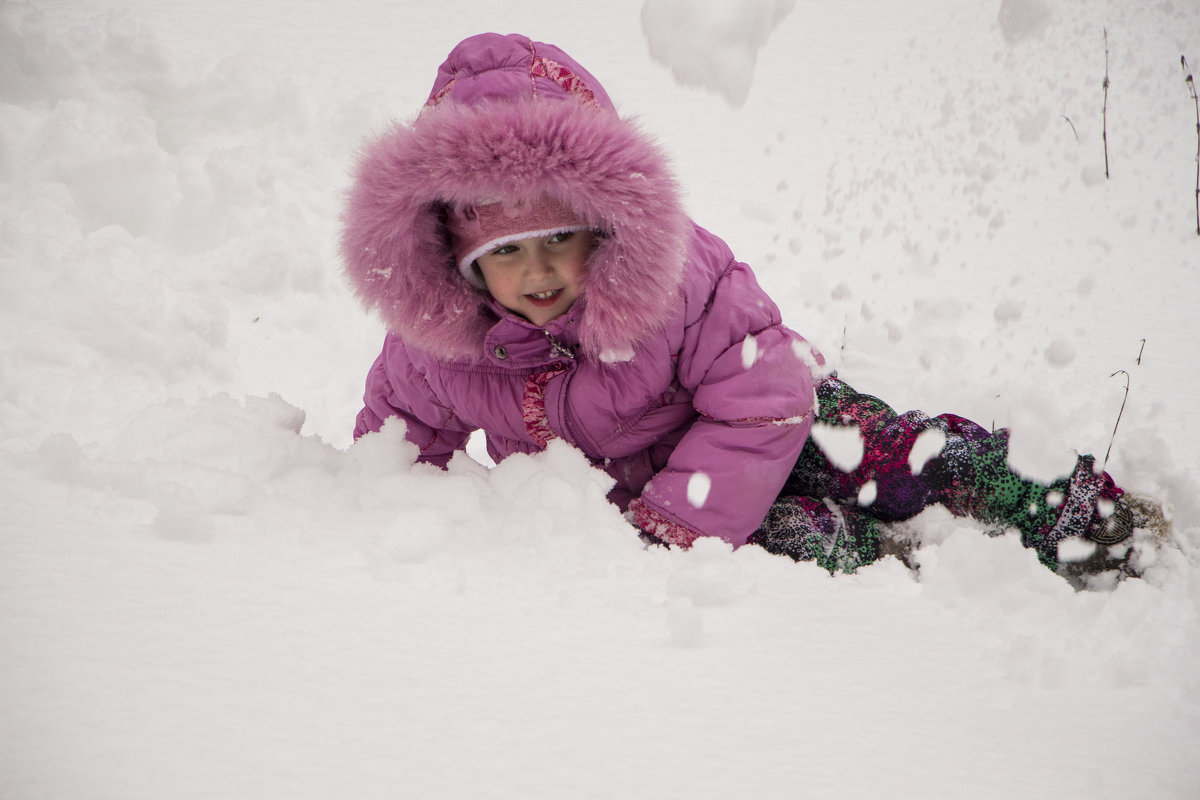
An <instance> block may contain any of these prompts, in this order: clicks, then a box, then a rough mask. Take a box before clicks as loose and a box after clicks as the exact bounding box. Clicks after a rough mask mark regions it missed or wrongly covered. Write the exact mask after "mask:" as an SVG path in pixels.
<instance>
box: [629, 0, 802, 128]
mask: <svg viewBox="0 0 1200 800" xmlns="http://www.w3.org/2000/svg"><path fill="white" fill-rule="evenodd" d="M795 5H796V3H795V0H741V2H729V0H646V2H645V3H644V4H643V5H642V32H643V33H644V34H645V36H646V43H647V45H649V48H650V56H651V58H653V59H654V60H655V61H658V62H660V63H662V64H664V65H666V66H667V67H669V68H670V70H671V74H672V75H673V76H674V77H675V80H677V81H679V82H680V83H681V84H683V85H685V86H699V87H702V88H705V89H708V90H710V91H713V92H717V93H718V94H720V95H721V96H722V97H724V98H725V99H726V100H727V101H728V102H729V103H730V105H734V106H740V105H744V104H745V102H746V98H747V97H749V95H750V85H751V83H753V81H754V64H755V62H756V61H757V59H758V51H759V50H761V49H762V47H763V45H764V44H766V41H767V37H768V36H769V35H770V33H771V31H772V30H774V29H775V27H776V26H777V25H779V23H780V22H781V21H782V20H783V18H784V17H786V16H787V15H788V14H789V13H790V12H791V10H792V9H793V8H794V7H795Z"/></svg>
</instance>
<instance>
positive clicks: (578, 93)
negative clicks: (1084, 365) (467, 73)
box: [425, 55, 604, 110]
mask: <svg viewBox="0 0 1200 800" xmlns="http://www.w3.org/2000/svg"><path fill="white" fill-rule="evenodd" d="M529 78H530V80H533V79H534V78H546V79H548V80H551V81H554V82H555V83H556V84H558V85H559V86H560V87H561V88H562V90H563V91H564V92H566V93H567V96H568V97H574V98H575V99H576V100H578V101H579V102H580V103H583V104H584V105H591V106H596V108H598V109H601V110H603V108H604V107H603V106H602V105H601V104H600V101H599V100H597V99H596V95H595V94H594V93H593V92H592V90H591V89H589V88H588V87H587V84H586V83H584V82H583V79H582V78H580V77H579V76H578V75H576V74H575V73H574V72H572V71H571V70H569V69H567V68H566V67H564V66H563V65H562V64H559V63H558V62H557V61H551V60H550V59H548V58H542V57H540V56H536V55H535V56H533V57H532V58H531V59H530V61H529ZM456 83H458V79H457V78H452V79H451V80H450V82H449V83H447V84H446V85H445V86H443V87H442V88H441V89H440V90H438V93H437V94H435V95H433V96H432V97H430V98H429V99H428V100H426V101H425V108H432V107H434V106H436V105H438V104H439V103H441V102H442V100H444V99H445V97H446V95H448V94H450V92H451V90H453V89H454V84H456ZM534 95H535V96H536V95H537V90H536V84H535V89H534Z"/></svg>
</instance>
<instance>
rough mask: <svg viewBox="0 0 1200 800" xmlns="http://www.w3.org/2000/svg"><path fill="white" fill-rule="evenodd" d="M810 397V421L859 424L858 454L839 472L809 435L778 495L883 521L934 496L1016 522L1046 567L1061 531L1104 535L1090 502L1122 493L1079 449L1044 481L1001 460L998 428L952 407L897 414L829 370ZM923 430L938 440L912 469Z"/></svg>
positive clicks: (997, 520)
mask: <svg viewBox="0 0 1200 800" xmlns="http://www.w3.org/2000/svg"><path fill="white" fill-rule="evenodd" d="M817 398H818V401H819V410H818V416H817V421H818V422H821V423H825V424H828V425H836V426H846V425H856V426H857V427H858V428H859V432H860V435H861V436H862V440H863V458H862V461H861V463H860V464H859V465H858V467H856V468H855V469H854V470H852V471H851V472H842V471H841V470H839V469H837V468H836V467H834V466H833V465H832V464H831V463H830V462H829V460H828V459H827V458H826V457H825V456H824V454H823V453H822V452H821V451H820V448H818V447H817V446H816V444H815V443H814V442H813V441H812V440H811V439H810V440H809V442H808V444H806V445H805V447H804V450H803V452H802V453H801V454H800V458H799V460H798V461H797V463H796V467H795V469H794V471H793V473H792V475H791V477H790V478H789V480H788V483H787V485H786V486H785V487H784V489H783V491H782V492H781V493H780V496H781V499H783V498H785V497H820V498H830V499H831V500H833V501H834V502H836V503H837V504H838V505H839V506H842V507H843V509H844V511H843V515H849V516H852V517H855V518H859V517H865V516H867V515H869V516H870V517H874V518H875V519H877V520H883V521H894V520H903V519H908V518H909V517H912V516H914V515H915V514H917V513H919V512H920V511H921V510H923V509H924V508H925V507H926V506H928V505H931V504H933V503H941V504H942V505H944V506H946V508H948V509H949V510H950V511H951V512H952V513H954V514H956V515H959V516H970V517H973V518H975V519H977V520H980V521H982V522H985V523H987V524H993V525H998V526H1003V527H1010V526H1011V527H1015V528H1017V529H1018V530H1019V531H1020V532H1021V541H1022V542H1023V543H1024V544H1025V546H1026V547H1031V548H1034V549H1035V550H1036V551H1037V553H1038V556H1039V557H1040V558H1041V560H1042V561H1043V562H1044V563H1046V564H1047V565H1048V566H1051V567H1053V566H1055V565H1056V563H1057V560H1056V555H1057V548H1058V542H1059V541H1060V540H1061V539H1064V538H1067V537H1070V536H1081V535H1092V538H1097V539H1101V538H1102V534H1103V533H1104V526H1105V521H1104V520H1103V519H1102V518H1101V515H1099V514H1098V513H1097V500H1098V499H1101V498H1103V499H1106V500H1115V499H1116V498H1117V497H1119V496H1120V494H1121V490H1120V489H1118V488H1117V487H1116V486H1115V485H1114V484H1113V482H1112V479H1111V478H1109V476H1108V475H1107V474H1104V473H1101V474H1099V475H1097V474H1095V473H1093V471H1092V466H1093V462H1092V458H1091V457H1090V456H1082V457H1080V459H1079V461H1078V463H1077V464H1076V468H1075V471H1074V473H1073V474H1072V475H1071V477H1070V478H1064V479H1061V480H1058V481H1055V482H1054V483H1052V484H1051V485H1049V486H1045V485H1042V484H1039V483H1036V482H1034V481H1029V480H1025V479H1024V478H1021V477H1020V476H1018V475H1016V474H1015V473H1013V472H1012V471H1011V470H1010V469H1009V468H1008V464H1007V454H1008V432H1007V431H1005V430H999V431H994V432H989V431H987V430H986V429H984V428H982V427H980V426H979V425H976V424H975V423H973V422H971V421H969V420H966V419H963V418H962V417H957V416H954V415H951V414H943V415H941V416H939V417H932V418H931V417H929V416H927V415H925V414H923V413H921V412H919V411H910V412H908V413H906V414H899V415H898V414H896V413H895V412H894V411H893V410H892V409H891V408H889V407H888V406H887V405H886V404H885V403H883V402H882V401H881V400H879V399H878V398H876V397H872V396H870V395H864V394H860V393H858V392H856V391H854V390H853V389H852V388H851V387H850V386H848V385H846V384H845V383H843V382H842V381H840V380H838V379H837V378H836V377H830V378H826V379H825V380H824V381H822V382H821V383H820V384H819V385H818V387H817ZM928 430H936V431H939V432H940V433H941V435H942V436H943V437H944V439H945V444H944V446H943V447H942V449H941V452H940V453H938V454H937V455H935V456H934V457H932V458H930V459H929V460H928V461H926V462H925V463H924V464H923V465H917V470H918V471H917V473H916V474H913V470H912V468H910V464H909V454H910V453H911V451H912V448H913V444H914V443H915V442H916V440H917V437H918V436H920V435H921V434H922V433H924V432H925V431H928ZM871 481H874V483H875V486H874V492H873V500H872V501H871V502H869V503H866V501H867V500H868V499H869V498H868V497H867V496H866V495H867V494H870V493H863V487H864V486H865V485H866V484H867V483H868V482H871ZM860 496H861V497H863V502H864V503H866V505H865V506H864V507H862V508H859V507H857V504H858V501H859V498H860ZM780 511H783V509H781V510H780ZM777 516H778V515H777ZM771 520H772V518H771V516H770V515H768V518H767V520H765V521H764V529H763V530H761V531H760V533H761V534H763V536H759V537H758V538H765V539H770V535H769V530H767V529H768V528H769V527H770V523H771ZM768 549H770V548H768ZM863 563H866V562H863Z"/></svg>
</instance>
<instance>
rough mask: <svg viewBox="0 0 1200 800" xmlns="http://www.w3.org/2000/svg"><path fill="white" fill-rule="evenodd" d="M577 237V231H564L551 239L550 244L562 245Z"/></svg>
mask: <svg viewBox="0 0 1200 800" xmlns="http://www.w3.org/2000/svg"><path fill="white" fill-rule="evenodd" d="M574 235H575V231H563V232H562V233H556V234H554V235H553V236H551V237H550V239H549V241H550V244H560V243H562V242H565V241H566V240H567V239H570V238H571V237H572V236H574Z"/></svg>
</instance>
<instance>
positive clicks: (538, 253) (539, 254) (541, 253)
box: [529, 247, 554, 275]
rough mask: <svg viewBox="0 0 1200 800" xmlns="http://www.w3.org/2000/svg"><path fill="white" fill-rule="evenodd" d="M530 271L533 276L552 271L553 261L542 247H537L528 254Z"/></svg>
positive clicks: (548, 252)
mask: <svg viewBox="0 0 1200 800" xmlns="http://www.w3.org/2000/svg"><path fill="white" fill-rule="evenodd" d="M529 261H530V271H531V272H533V273H534V274H535V275H543V274H545V273H548V272H553V271H554V259H553V257H552V256H551V255H550V251H548V250H547V249H546V248H544V247H538V248H536V249H534V250H533V251H532V252H531V253H530V258H529Z"/></svg>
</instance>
